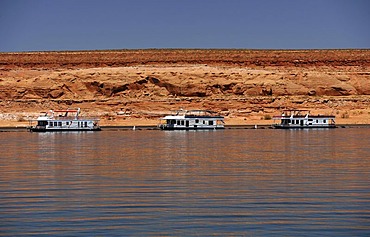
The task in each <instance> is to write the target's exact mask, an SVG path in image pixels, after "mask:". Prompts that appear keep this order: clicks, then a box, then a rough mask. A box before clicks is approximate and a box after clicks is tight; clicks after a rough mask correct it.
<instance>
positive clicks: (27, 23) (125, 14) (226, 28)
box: [0, 0, 370, 52]
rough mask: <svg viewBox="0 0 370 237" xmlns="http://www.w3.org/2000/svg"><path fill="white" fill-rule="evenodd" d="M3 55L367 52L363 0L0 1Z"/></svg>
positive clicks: (369, 37) (368, 14) (369, 18)
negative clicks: (127, 51)
mask: <svg viewBox="0 0 370 237" xmlns="http://www.w3.org/2000/svg"><path fill="white" fill-rule="evenodd" d="M0 34H1V37H0V52H12V51H50V50H101V49H146V48H246V49H324V48H367V49H368V48H370V1H368V0H254V1H252V0H104V1H97V0H1V1H0Z"/></svg>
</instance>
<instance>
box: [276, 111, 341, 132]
mask: <svg viewBox="0 0 370 237" xmlns="http://www.w3.org/2000/svg"><path fill="white" fill-rule="evenodd" d="M273 120H274V121H275V122H274V124H273V127H274V128H283V129H290V128H335V127H336V125H335V116H333V115H310V111H309V110H284V111H283V113H282V114H281V115H280V116H274V117H273ZM276 121H277V122H276Z"/></svg>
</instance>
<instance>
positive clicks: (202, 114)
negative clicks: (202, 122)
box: [162, 109, 224, 119]
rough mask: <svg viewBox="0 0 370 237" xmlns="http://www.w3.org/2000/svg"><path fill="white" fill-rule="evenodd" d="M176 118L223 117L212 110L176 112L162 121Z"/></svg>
mask: <svg viewBox="0 0 370 237" xmlns="http://www.w3.org/2000/svg"><path fill="white" fill-rule="evenodd" d="M174 117H185V118H220V119H223V118H224V117H223V116H220V115H218V114H217V113H216V112H214V111H211V110H182V109H180V110H176V111H175V113H174V114H172V115H167V116H166V117H164V118H162V119H168V118H174Z"/></svg>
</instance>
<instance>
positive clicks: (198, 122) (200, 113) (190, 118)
mask: <svg viewBox="0 0 370 237" xmlns="http://www.w3.org/2000/svg"><path fill="white" fill-rule="evenodd" d="M158 127H159V128H160V129H162V130H197V129H223V128H224V117H223V116H220V115H216V114H215V112H213V111H209V110H179V111H177V112H176V114H174V115H168V116H165V117H164V118H162V119H161V123H160V124H159V125H158Z"/></svg>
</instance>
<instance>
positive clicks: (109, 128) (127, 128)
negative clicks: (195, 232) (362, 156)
mask: <svg viewBox="0 0 370 237" xmlns="http://www.w3.org/2000/svg"><path fill="white" fill-rule="evenodd" d="M101 128H102V131H132V130H135V131H140V130H159V131H160V129H159V128H158V127H157V126H102V127H101ZM336 128H340V129H341V128H370V124H337V126H336ZM228 129H274V128H273V127H272V125H271V124H263V125H226V126H225V130H228ZM323 129H325V128H323ZM291 130H310V129H291ZM199 131H208V130H199ZM0 132H28V130H27V127H26V126H21V127H0Z"/></svg>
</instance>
